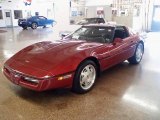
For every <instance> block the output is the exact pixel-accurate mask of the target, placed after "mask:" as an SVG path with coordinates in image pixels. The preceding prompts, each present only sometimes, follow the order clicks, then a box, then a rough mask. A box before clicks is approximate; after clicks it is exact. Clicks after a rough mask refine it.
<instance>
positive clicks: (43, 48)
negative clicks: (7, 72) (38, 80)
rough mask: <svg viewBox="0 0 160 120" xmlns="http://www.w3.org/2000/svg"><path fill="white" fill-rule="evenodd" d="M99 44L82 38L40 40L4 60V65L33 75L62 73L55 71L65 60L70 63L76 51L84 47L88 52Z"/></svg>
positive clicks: (78, 51)
mask: <svg viewBox="0 0 160 120" xmlns="http://www.w3.org/2000/svg"><path fill="white" fill-rule="evenodd" d="M100 45H101V44H100V43H87V42H85V41H84V40H83V41H80V40H65V41H54V42H51V41H46V42H40V43H36V44H33V45H31V46H28V47H26V48H24V49H23V50H21V51H19V52H18V53H17V54H15V55H14V56H13V57H11V58H10V59H9V60H8V61H7V62H6V65H7V66H9V67H10V68H12V69H14V70H17V71H20V72H22V73H24V74H27V75H31V76H34V77H44V76H46V75H48V76H54V75H57V74H63V73H59V72H57V71H58V70H59V71H60V69H61V68H63V67H62V65H65V62H66V60H69V63H70V64H71V65H72V61H73V60H72V56H78V53H80V52H81V51H85V50H86V49H88V50H87V51H88V52H89V51H90V50H91V49H92V48H95V47H97V46H100ZM68 66H69V65H68ZM52 69H56V70H54V71H55V72H50V71H51V70H52ZM35 70H36V71H37V70H40V71H41V73H44V74H40V75H39V74H38V73H37V74H35V72H34V71H35ZM43 71H45V72H43ZM46 72H48V73H46ZM63 72H65V71H63ZM66 72H67V71H66ZM68 72H69V71H68Z"/></svg>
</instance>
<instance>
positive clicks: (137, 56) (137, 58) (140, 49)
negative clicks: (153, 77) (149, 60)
mask: <svg viewBox="0 0 160 120" xmlns="http://www.w3.org/2000/svg"><path fill="white" fill-rule="evenodd" d="M143 53H144V45H143V44H142V43H138V45H137V47H136V51H135V53H134V55H133V56H132V57H131V58H129V59H128V61H129V63H131V64H138V63H140V62H141V60H142V57H143Z"/></svg>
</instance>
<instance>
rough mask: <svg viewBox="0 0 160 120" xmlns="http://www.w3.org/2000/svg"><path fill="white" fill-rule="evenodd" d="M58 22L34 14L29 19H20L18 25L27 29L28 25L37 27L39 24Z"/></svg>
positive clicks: (44, 25) (33, 27)
mask: <svg viewBox="0 0 160 120" xmlns="http://www.w3.org/2000/svg"><path fill="white" fill-rule="evenodd" d="M55 23H56V22H55V21H54V20H52V19H47V18H46V17H43V16H32V17H30V18H27V19H19V20H18V25H19V26H20V27H22V28H23V29H27V27H31V28H32V29H36V28H37V27H39V26H43V27H46V26H47V25H51V26H53V25H54V24H55Z"/></svg>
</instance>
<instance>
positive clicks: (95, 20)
mask: <svg viewBox="0 0 160 120" xmlns="http://www.w3.org/2000/svg"><path fill="white" fill-rule="evenodd" d="M100 23H103V24H104V23H105V20H104V19H103V18H84V19H82V20H80V21H79V22H77V23H76V24H78V25H88V24H100Z"/></svg>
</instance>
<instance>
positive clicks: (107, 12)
mask: <svg viewBox="0 0 160 120" xmlns="http://www.w3.org/2000/svg"><path fill="white" fill-rule="evenodd" d="M100 7H102V8H103V10H104V19H105V20H106V21H111V20H112V9H111V7H109V6H88V7H86V11H87V12H86V17H87V18H91V17H97V8H100Z"/></svg>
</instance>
